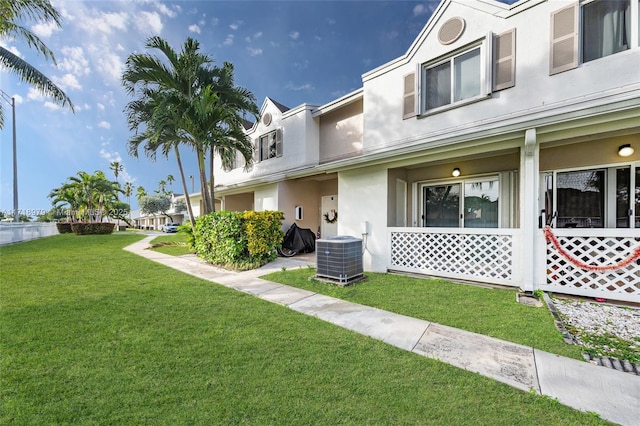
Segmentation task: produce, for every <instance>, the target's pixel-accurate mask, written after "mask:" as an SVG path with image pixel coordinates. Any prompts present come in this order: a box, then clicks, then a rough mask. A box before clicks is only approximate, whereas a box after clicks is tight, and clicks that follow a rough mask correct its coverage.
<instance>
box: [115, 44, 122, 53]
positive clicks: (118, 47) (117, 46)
mask: <svg viewBox="0 0 640 426" xmlns="http://www.w3.org/2000/svg"><path fill="white" fill-rule="evenodd" d="M116 51H117V52H124V47H123V46H122V45H121V44H120V43H118V44H117V45H116Z"/></svg>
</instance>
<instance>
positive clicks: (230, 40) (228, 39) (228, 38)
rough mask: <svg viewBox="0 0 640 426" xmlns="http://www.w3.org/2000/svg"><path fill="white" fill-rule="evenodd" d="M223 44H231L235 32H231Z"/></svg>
mask: <svg viewBox="0 0 640 426" xmlns="http://www.w3.org/2000/svg"><path fill="white" fill-rule="evenodd" d="M222 44H224V45H225V46H231V45H232V44H233V34H229V35H228V36H227V38H226V39H224V42H222Z"/></svg>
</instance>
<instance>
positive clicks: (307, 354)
mask: <svg viewBox="0 0 640 426" xmlns="http://www.w3.org/2000/svg"><path fill="white" fill-rule="evenodd" d="M140 238H142V236H139V235H126V234H125V235H105V236H82V237H77V236H74V235H60V236H55V237H50V238H45V239H41V240H36V241H32V242H28V243H23V244H17V245H13V246H8V247H0V263H1V264H0V271H1V272H0V273H1V275H0V335H1V336H2V339H1V340H0V351H1V353H2V357H1V358H0V400H1V401H2V403H1V404H2V405H1V406H0V407H1V408H0V423H2V424H25V425H26V424H29V425H31V424H124V425H127V424H136V425H137V424H167V425H169V424H171V425H173V424H239V423H246V424H288V425H289V424H291V425H295V424H300V425H303V424H304V425H308V424H321V425H325V424H358V425H360V424H458V425H489V424H490V425H496V424H514V423H518V424H522V425H539V424H553V425H596V424H605V422H604V421H603V420H601V419H599V418H597V417H596V416H594V415H593V414H589V413H582V412H578V411H575V410H572V409H570V408H568V407H565V406H563V405H561V404H560V403H558V402H557V401H555V400H552V399H550V398H546V397H541V396H538V395H536V394H534V393H531V392H522V391H519V390H517V389H514V388H511V387H509V386H507V385H505V384H502V383H499V382H496V381H494V380H491V379H488V378H485V377H482V376H480V375H477V374H474V373H470V372H467V371H464V370H461V369H457V368H454V367H451V366H448V365H446V364H443V363H440V362H438V361H435V360H431V359H428V358H425V357H421V356H417V355H415V354H412V353H409V352H406V351H402V350H400V349H397V348H395V347H392V346H389V345H386V344H384V343H382V342H380V341H376V340H374V339H370V338H367V337H364V336H361V335H358V334H356V333H353V332H350V331H348V330H345V329H342V328H339V327H336V326H333V325H331V324H328V323H325V322H323V321H320V320H318V319H316V318H313V317H308V316H305V315H303V314H300V313H297V312H295V311H292V310H289V309H286V308H284V307H282V306H279V305H276V304H271V303H268V302H266V301H263V300H260V299H258V298H255V297H253V296H250V295H247V294H244V293H241V292H237V291H234V290H230V289H228V288H226V287H222V286H220V285H216V284H213V283H210V282H207V281H204V280H200V279H197V278H194V277H191V276H189V275H186V274H183V273H180V272H178V271H175V270H172V269H170V268H168V267H165V266H163V265H161V264H158V263H154V262H151V261H149V260H146V259H143V258H140V257H138V256H136V255H134V254H132V253H129V252H125V251H123V250H121V248H122V247H124V246H126V245H128V244H131V243H133V242H134V241H136V240H138V239H140ZM467 311H470V309H467Z"/></svg>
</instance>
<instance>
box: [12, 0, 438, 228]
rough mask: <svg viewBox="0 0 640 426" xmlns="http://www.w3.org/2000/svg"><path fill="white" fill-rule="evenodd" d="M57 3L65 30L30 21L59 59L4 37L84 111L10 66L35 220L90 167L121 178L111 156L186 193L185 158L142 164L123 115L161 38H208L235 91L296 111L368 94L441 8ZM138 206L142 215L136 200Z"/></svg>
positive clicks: (129, 176) (27, 206)
mask: <svg viewBox="0 0 640 426" xmlns="http://www.w3.org/2000/svg"><path fill="white" fill-rule="evenodd" d="M52 4H53V6H54V7H55V8H56V9H57V10H58V11H59V12H60V14H61V15H62V25H61V28H56V27H55V26H51V25H45V24H41V23H35V22H22V23H21V24H22V25H23V26H25V27H27V28H29V29H30V30H31V31H32V32H34V33H35V34H36V35H38V36H39V37H40V38H41V39H42V41H44V43H45V44H46V45H47V46H48V47H49V49H51V50H52V51H53V52H54V54H55V58H56V61H57V63H56V64H53V63H52V62H51V61H46V60H45V59H44V58H43V57H42V56H40V55H38V54H37V53H36V52H35V50H33V49H30V48H29V47H28V46H27V45H26V44H25V43H24V42H22V41H21V40H7V39H4V40H2V39H0V45H2V46H3V47H5V48H7V49H10V50H11V51H13V52H14V53H16V54H18V55H19V56H20V57H22V58H23V59H25V60H26V61H28V62H29V63H30V64H31V65H33V66H35V67H36V68H38V69H39V70H40V71H41V72H43V73H44V74H45V75H47V76H48V77H49V78H50V79H52V80H53V81H54V82H55V83H56V84H57V85H58V86H59V87H61V88H62V89H63V90H64V91H65V92H66V94H67V95H68V96H69V97H70V98H71V100H72V102H73V104H74V105H75V113H72V112H71V111H70V110H69V109H68V108H61V107H59V106H57V105H56V104H54V103H53V102H52V100H51V99H48V98H46V97H42V96H41V95H40V94H39V93H38V92H37V91H36V90H34V89H33V88H32V87H31V86H29V85H27V84H24V83H22V82H21V81H20V80H19V79H18V78H17V77H16V76H14V75H13V74H10V73H8V72H7V70H5V69H0V89H2V90H3V91H4V92H5V93H7V94H8V95H9V96H11V97H14V99H15V103H16V130H17V132H16V134H17V159H18V162H17V164H18V198H19V208H20V210H21V211H22V213H26V214H27V215H29V216H32V215H36V214H37V213H38V212H40V211H48V210H49V209H50V208H51V200H50V199H49V198H47V195H48V194H49V192H50V191H51V190H52V189H53V188H56V187H58V186H60V185H61V184H62V183H64V182H65V181H67V179H68V178H69V177H70V176H74V175H76V174H77V173H78V172H79V171H85V172H89V173H93V172H95V171H96V170H102V171H103V172H104V173H105V174H106V175H107V176H108V177H109V178H111V179H114V180H115V177H114V175H113V173H112V172H111V171H110V170H109V164H110V163H111V162H112V161H119V162H120V163H121V164H122V165H123V166H124V171H123V172H121V173H120V175H119V177H118V180H119V181H120V182H121V183H122V184H123V183H124V182H131V183H132V184H133V185H134V187H136V188H137V187H138V186H142V187H144V188H145V189H146V191H147V192H148V193H153V191H154V190H156V189H157V188H158V182H159V181H160V180H166V178H167V176H168V175H173V176H174V177H175V178H176V181H175V182H174V183H173V185H172V187H171V188H169V189H171V190H173V191H174V192H176V193H182V192H183V191H182V186H181V184H180V181H179V173H178V168H177V166H176V161H175V158H173V157H170V158H168V159H164V158H162V157H158V159H157V160H156V161H155V162H152V161H151V160H149V159H148V158H146V157H144V154H143V153H140V157H139V158H135V157H133V156H131V155H129V153H128V150H127V141H128V139H129V138H130V137H131V136H132V133H131V132H130V131H129V129H128V127H127V123H126V117H125V114H124V112H123V111H124V108H125V105H126V104H127V103H128V102H130V101H131V100H133V98H132V97H130V96H129V95H127V93H126V92H125V91H124V89H123V87H122V84H121V82H120V78H121V75H122V71H123V69H124V64H125V61H126V60H127V57H128V56H129V55H130V54H132V53H144V52H146V53H154V52H153V51H149V50H148V49H146V48H145V42H146V40H147V39H148V38H149V37H150V36H160V37H162V38H164V39H165V40H167V41H168V42H169V44H170V45H171V46H172V47H173V48H174V50H176V51H179V50H180V49H181V47H182V45H183V44H184V42H185V41H186V39H187V38H188V37H191V38H194V39H196V40H198V41H199V43H200V46H201V51H202V52H203V53H206V54H207V55H209V56H210V57H211V58H212V59H213V60H214V61H215V64H217V65H222V63H223V62H225V61H226V62H231V63H232V64H233V65H234V68H235V82H236V85H238V86H241V87H244V88H246V89H248V90H250V91H251V92H252V93H253V94H254V95H255V96H256V100H257V104H258V107H261V106H262V104H263V102H264V100H265V98H266V97H267V96H268V97H270V98H271V99H274V100H276V101H277V102H279V103H281V104H284V105H286V106H288V107H290V108H292V107H295V106H298V105H300V104H303V103H310V104H316V105H323V104H325V103H328V102H330V101H332V100H334V99H337V98H339V97H341V96H342V95H345V94H347V93H350V92H352V91H354V90H357V89H359V88H361V87H362V74H363V73H365V72H367V71H369V70H372V69H375V68H377V67H378V66H380V65H383V64H385V63H387V62H389V61H391V60H393V59H396V58H397V57H399V56H402V55H403V54H404V53H406V51H407V50H408V49H409V47H410V45H411V43H412V42H413V41H414V39H415V38H416V36H417V35H418V34H419V32H420V31H421V30H422V28H423V27H424V25H425V24H426V23H427V21H428V19H429V17H430V16H431V14H432V12H433V10H434V9H435V8H436V7H437V6H438V4H439V1H434V0H426V1H419V2H416V1H386V2H385V1H283V2H280V1H160V0H134V1H130V0H126V1H118V0H110V1H95V0H91V1H89V0H52ZM2 102H4V101H2ZM3 107H4V111H5V126H4V129H3V130H1V131H0V145H1V150H0V155H1V157H0V180H1V185H0V191H1V192H0V210H2V211H5V212H10V211H11V210H12V209H13V163H12V155H13V150H12V125H11V107H10V105H9V104H8V103H4V104H3ZM185 156H186V157H187V158H186V159H185V163H186V164H185V174H186V175H187V176H189V175H195V174H196V172H197V166H196V163H195V160H194V156H193V155H191V154H189V153H187V152H185ZM188 180H189V179H188ZM189 182H190V180H189ZM196 185H197V179H196ZM189 186H191V185H189ZM195 189H196V191H197V190H198V189H197V188H195ZM134 193H135V188H134ZM131 204H132V206H131V207H132V208H133V209H135V208H137V202H136V201H135V197H132V198H131ZM30 213H32V214H30Z"/></svg>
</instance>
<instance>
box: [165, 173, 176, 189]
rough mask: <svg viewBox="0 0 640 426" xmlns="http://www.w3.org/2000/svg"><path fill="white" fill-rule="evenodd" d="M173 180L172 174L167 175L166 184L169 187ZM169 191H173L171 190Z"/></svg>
mask: <svg viewBox="0 0 640 426" xmlns="http://www.w3.org/2000/svg"><path fill="white" fill-rule="evenodd" d="M175 180H176V179H175V178H174V177H173V175H167V184H168V185H169V187H171V185H172V184H173V182H174V181H175ZM171 192H173V191H171Z"/></svg>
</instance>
